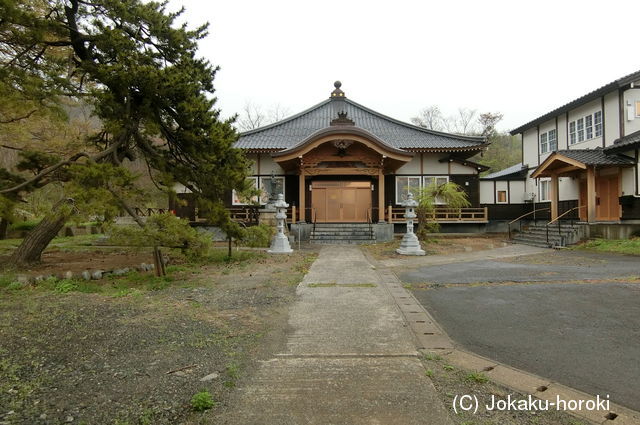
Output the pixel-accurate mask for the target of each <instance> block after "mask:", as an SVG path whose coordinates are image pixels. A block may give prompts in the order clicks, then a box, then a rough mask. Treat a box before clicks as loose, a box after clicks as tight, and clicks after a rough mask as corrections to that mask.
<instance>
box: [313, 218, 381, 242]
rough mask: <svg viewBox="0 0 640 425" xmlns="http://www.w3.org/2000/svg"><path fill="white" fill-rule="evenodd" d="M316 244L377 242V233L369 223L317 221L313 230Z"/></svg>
mask: <svg viewBox="0 0 640 425" xmlns="http://www.w3.org/2000/svg"><path fill="white" fill-rule="evenodd" d="M310 242H311V243H315V244H367V243H375V242H376V235H375V232H374V231H373V230H372V228H371V226H370V225H369V224H367V223H316V225H315V226H314V229H313V230H312V231H311V240H310Z"/></svg>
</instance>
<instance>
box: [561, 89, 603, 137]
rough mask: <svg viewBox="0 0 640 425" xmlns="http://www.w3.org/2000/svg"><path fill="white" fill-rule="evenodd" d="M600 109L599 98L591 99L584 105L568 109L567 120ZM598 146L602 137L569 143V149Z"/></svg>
mask: <svg viewBox="0 0 640 425" xmlns="http://www.w3.org/2000/svg"><path fill="white" fill-rule="evenodd" d="M600 110H602V104H601V100H600V98H598V99H595V100H592V101H591V102H589V103H587V104H585V105H582V106H579V107H577V108H576V109H573V110H571V111H569V122H571V121H574V120H577V119H578V118H582V117H584V116H585V115H589V114H593V113H594V112H596V111H600ZM605 119H606V118H605ZM594 133H595V129H594ZM598 146H600V147H602V137H595V138H593V139H589V140H585V141H583V142H578V143H576V144H573V145H569V149H593V148H597V147H598Z"/></svg>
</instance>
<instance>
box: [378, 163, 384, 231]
mask: <svg viewBox="0 0 640 425" xmlns="http://www.w3.org/2000/svg"><path fill="white" fill-rule="evenodd" d="M378 222H380V223H382V222H384V173H383V172H382V169H380V170H379V171H378Z"/></svg>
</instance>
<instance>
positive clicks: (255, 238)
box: [242, 224, 275, 248]
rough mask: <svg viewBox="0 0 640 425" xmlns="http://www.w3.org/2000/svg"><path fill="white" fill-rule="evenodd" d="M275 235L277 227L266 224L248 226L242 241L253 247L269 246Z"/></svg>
mask: <svg viewBox="0 0 640 425" xmlns="http://www.w3.org/2000/svg"><path fill="white" fill-rule="evenodd" d="M273 235H275V229H274V228H273V227H272V226H269V225H266V224H259V225H257V226H251V227H248V228H247V229H246V230H245V232H244V237H243V238H242V243H243V245H245V246H248V247H252V248H267V247H269V245H270V244H271V238H272V237H273Z"/></svg>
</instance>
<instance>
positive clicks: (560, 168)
mask: <svg viewBox="0 0 640 425" xmlns="http://www.w3.org/2000/svg"><path fill="white" fill-rule="evenodd" d="M630 166H633V159H632V158H629V157H626V156H624V155H620V154H615V155H606V154H605V153H604V152H603V151H602V150H601V149H589V150H586V149H585V150H568V151H567V150H565V151H558V152H554V153H552V154H551V155H549V157H548V158H547V159H546V160H545V161H544V162H543V163H542V164H540V165H539V166H538V168H536V170H535V171H534V172H533V173H532V174H531V177H532V178H540V177H549V178H550V184H549V198H550V201H551V221H554V220H556V219H557V218H558V203H559V199H560V193H559V178H560V177H571V178H572V179H574V180H578V182H579V183H578V184H579V192H580V194H579V206H578V209H579V212H580V219H581V220H582V221H585V222H590V223H591V222H596V221H619V220H620V217H621V215H622V207H621V206H620V203H619V198H620V196H621V195H622V186H621V180H622V179H621V174H622V168H624V167H630Z"/></svg>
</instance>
